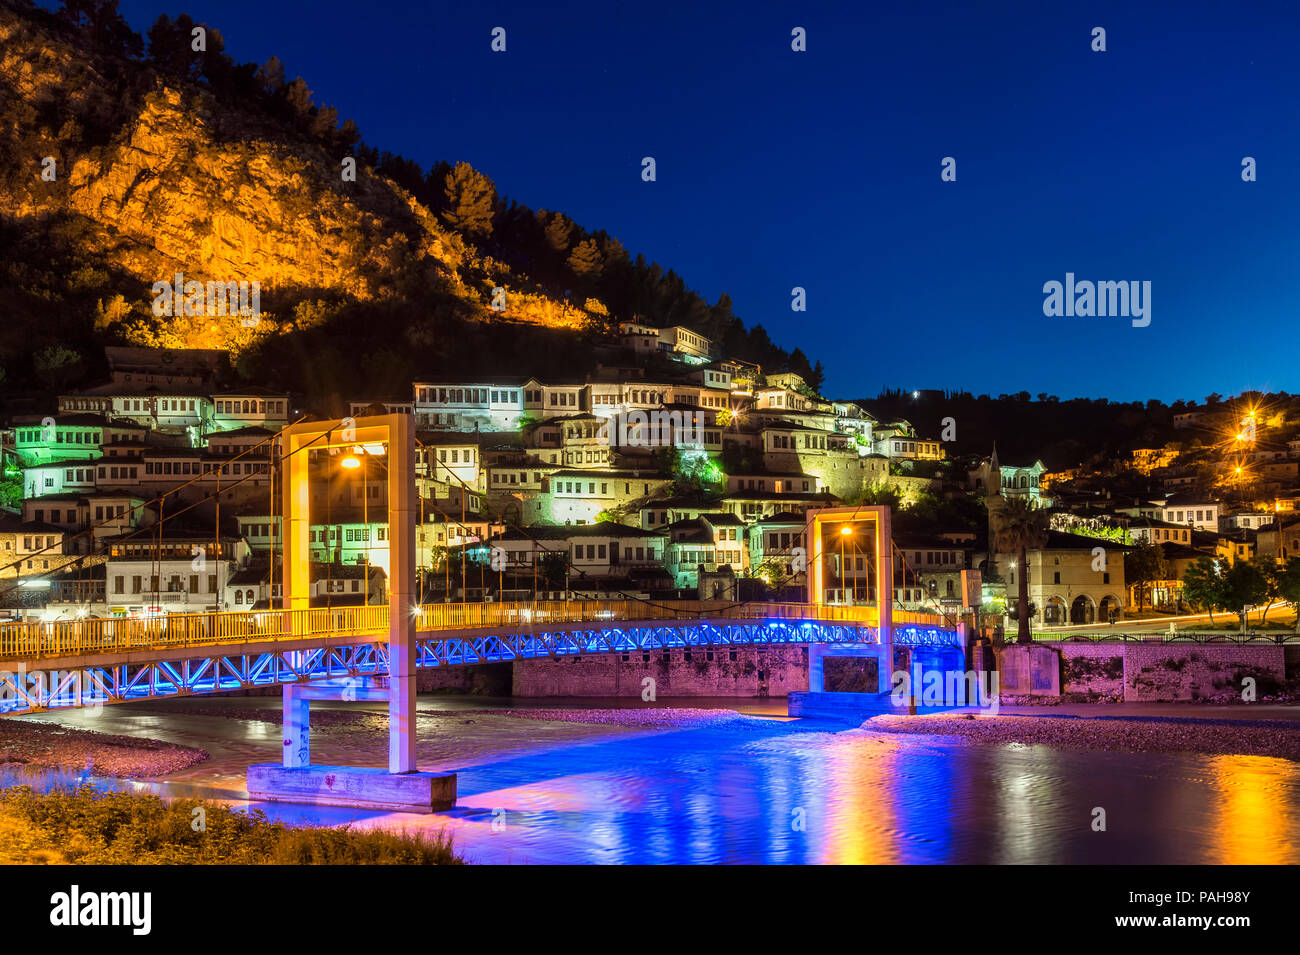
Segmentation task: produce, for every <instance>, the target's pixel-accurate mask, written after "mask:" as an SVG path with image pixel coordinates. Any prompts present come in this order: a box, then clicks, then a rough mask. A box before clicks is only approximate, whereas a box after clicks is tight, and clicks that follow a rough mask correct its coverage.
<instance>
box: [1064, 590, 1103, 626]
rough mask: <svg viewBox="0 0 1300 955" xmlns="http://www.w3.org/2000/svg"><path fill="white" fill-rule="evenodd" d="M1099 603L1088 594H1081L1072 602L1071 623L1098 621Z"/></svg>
mask: <svg viewBox="0 0 1300 955" xmlns="http://www.w3.org/2000/svg"><path fill="white" fill-rule="evenodd" d="M1096 621H1097V605H1096V604H1094V603H1093V602H1092V598H1091V597H1089V596H1088V595H1087V594H1079V596H1077V597H1075V598H1074V602H1073V603H1072V604H1070V623H1096Z"/></svg>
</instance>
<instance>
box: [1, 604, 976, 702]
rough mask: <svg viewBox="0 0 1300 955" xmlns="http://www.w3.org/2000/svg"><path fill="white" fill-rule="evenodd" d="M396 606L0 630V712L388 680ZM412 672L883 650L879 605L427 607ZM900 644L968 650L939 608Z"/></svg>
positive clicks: (897, 624) (896, 621)
mask: <svg viewBox="0 0 1300 955" xmlns="http://www.w3.org/2000/svg"><path fill="white" fill-rule="evenodd" d="M389 613H390V609H389V607H388V606H386V605H384V606H373V605H372V606H364V607H339V608H329V607H323V608H316V609H309V610H263V611H239V612H233V613H205V614H183V615H182V614H172V615H166V616H158V617H145V618H109V619H77V620H67V621H57V622H47V623H10V624H0V714H18V713H28V712H33V711H41V710H49V709H65V708H74V707H86V706H98V705H103V704H107V703H120V702H126V701H129V700H142V699H151V698H159V697H174V696H190V695H201V694H208V693H219V692H227V691H232V690H236V691H237V690H246V689H250V688H252V687H264V686H274V685H285V686H288V685H292V684H305V683H312V682H320V681H341V685H343V686H347V685H348V684H347V682H346V681H348V680H352V681H357V683H356V684H355V685H360V682H359V681H361V680H363V679H365V680H372V679H382V678H384V677H386V676H387V675H388V659H389V655H388V646H387V644H388V638H389V634H390V626H389ZM413 617H414V623H415V631H416V638H415V665H416V666H417V667H442V666H457V665H468V664H481V663H496V662H502V661H511V660H528V659H533V658H537V657H553V656H569V655H589V654H601V653H608V654H620V653H645V652H650V651H666V650H673V649H691V648H700V649H725V648H728V647H737V646H765V645H777V646H780V645H821V646H837V645H838V646H875V645H878V644H879V642H880V629H879V614H878V612H877V609H876V608H875V607H874V606H828V605H817V604H794V603H738V602H732V601H655V600H618V601H596V600H583V601H578V600H574V601H537V602H525V603H462V604H426V605H423V606H420V607H418V608H417V609H416V610H415V611H414V612H413ZM891 622H892V626H893V642H894V643H899V644H904V645H916V646H948V645H954V644H957V643H958V637H957V634H956V631H955V630H954V629H953V628H952V627H951V626H949V625H947V624H945V621H944V619H943V618H942V617H940V616H939V615H936V614H923V613H904V612H901V611H894V612H893V614H892V621H891Z"/></svg>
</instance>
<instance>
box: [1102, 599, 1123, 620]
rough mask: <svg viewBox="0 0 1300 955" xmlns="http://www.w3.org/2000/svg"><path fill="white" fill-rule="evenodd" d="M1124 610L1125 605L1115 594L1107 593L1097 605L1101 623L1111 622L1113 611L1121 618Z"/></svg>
mask: <svg viewBox="0 0 1300 955" xmlns="http://www.w3.org/2000/svg"><path fill="white" fill-rule="evenodd" d="M1123 610H1124V607H1123V605H1122V604H1121V603H1120V602H1119V598H1118V597H1116V596H1115V595H1114V594H1107V595H1106V596H1104V597H1102V598H1101V603H1100V604H1099V605H1098V607H1097V620H1098V621H1100V622H1101V623H1109V622H1110V615H1111V614H1112V613H1114V614H1115V619H1116V620H1119V617H1120V614H1121V613H1122V612H1123Z"/></svg>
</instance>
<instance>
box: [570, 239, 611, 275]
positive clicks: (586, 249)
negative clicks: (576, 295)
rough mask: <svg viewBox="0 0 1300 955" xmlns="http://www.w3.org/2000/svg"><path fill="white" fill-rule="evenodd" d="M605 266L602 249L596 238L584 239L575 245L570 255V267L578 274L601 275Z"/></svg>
mask: <svg viewBox="0 0 1300 955" xmlns="http://www.w3.org/2000/svg"><path fill="white" fill-rule="evenodd" d="M603 267H604V263H603V262H602V261H601V259H600V250H599V249H598V248H596V243H595V241H594V240H592V239H583V240H582V241H581V242H579V243H578V244H577V245H575V246H574V247H573V252H572V253H570V255H569V268H570V269H572V270H573V271H574V273H575V274H576V275H580V276H583V277H592V278H594V277H596V276H598V275H600V272H601V269H602V268H603Z"/></svg>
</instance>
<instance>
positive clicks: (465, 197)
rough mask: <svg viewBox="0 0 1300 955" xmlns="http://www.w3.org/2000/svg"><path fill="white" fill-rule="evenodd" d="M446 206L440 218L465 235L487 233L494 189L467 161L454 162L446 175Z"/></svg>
mask: <svg viewBox="0 0 1300 955" xmlns="http://www.w3.org/2000/svg"><path fill="white" fill-rule="evenodd" d="M444 191H445V192H446V196H447V209H446V211H445V212H443V214H442V217H443V219H444V220H445V221H446V223H447V224H448V225H449V226H451V227H452V228H453V229H457V230H459V231H461V232H464V233H465V234H466V235H483V236H487V235H491V234H492V216H493V213H494V211H495V209H496V201H497V190H496V186H495V185H493V183H492V180H491V179H489V178H488V177H487V176H485V175H483V174H482V173H481V172H479V171H478V170H476V169H475V168H474V167H473V166H471V165H470V164H469V163H467V162H458V163H456V166H455V168H454V169H452V171H451V172H450V173H448V174H447V184H446V186H445V190H444Z"/></svg>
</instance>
